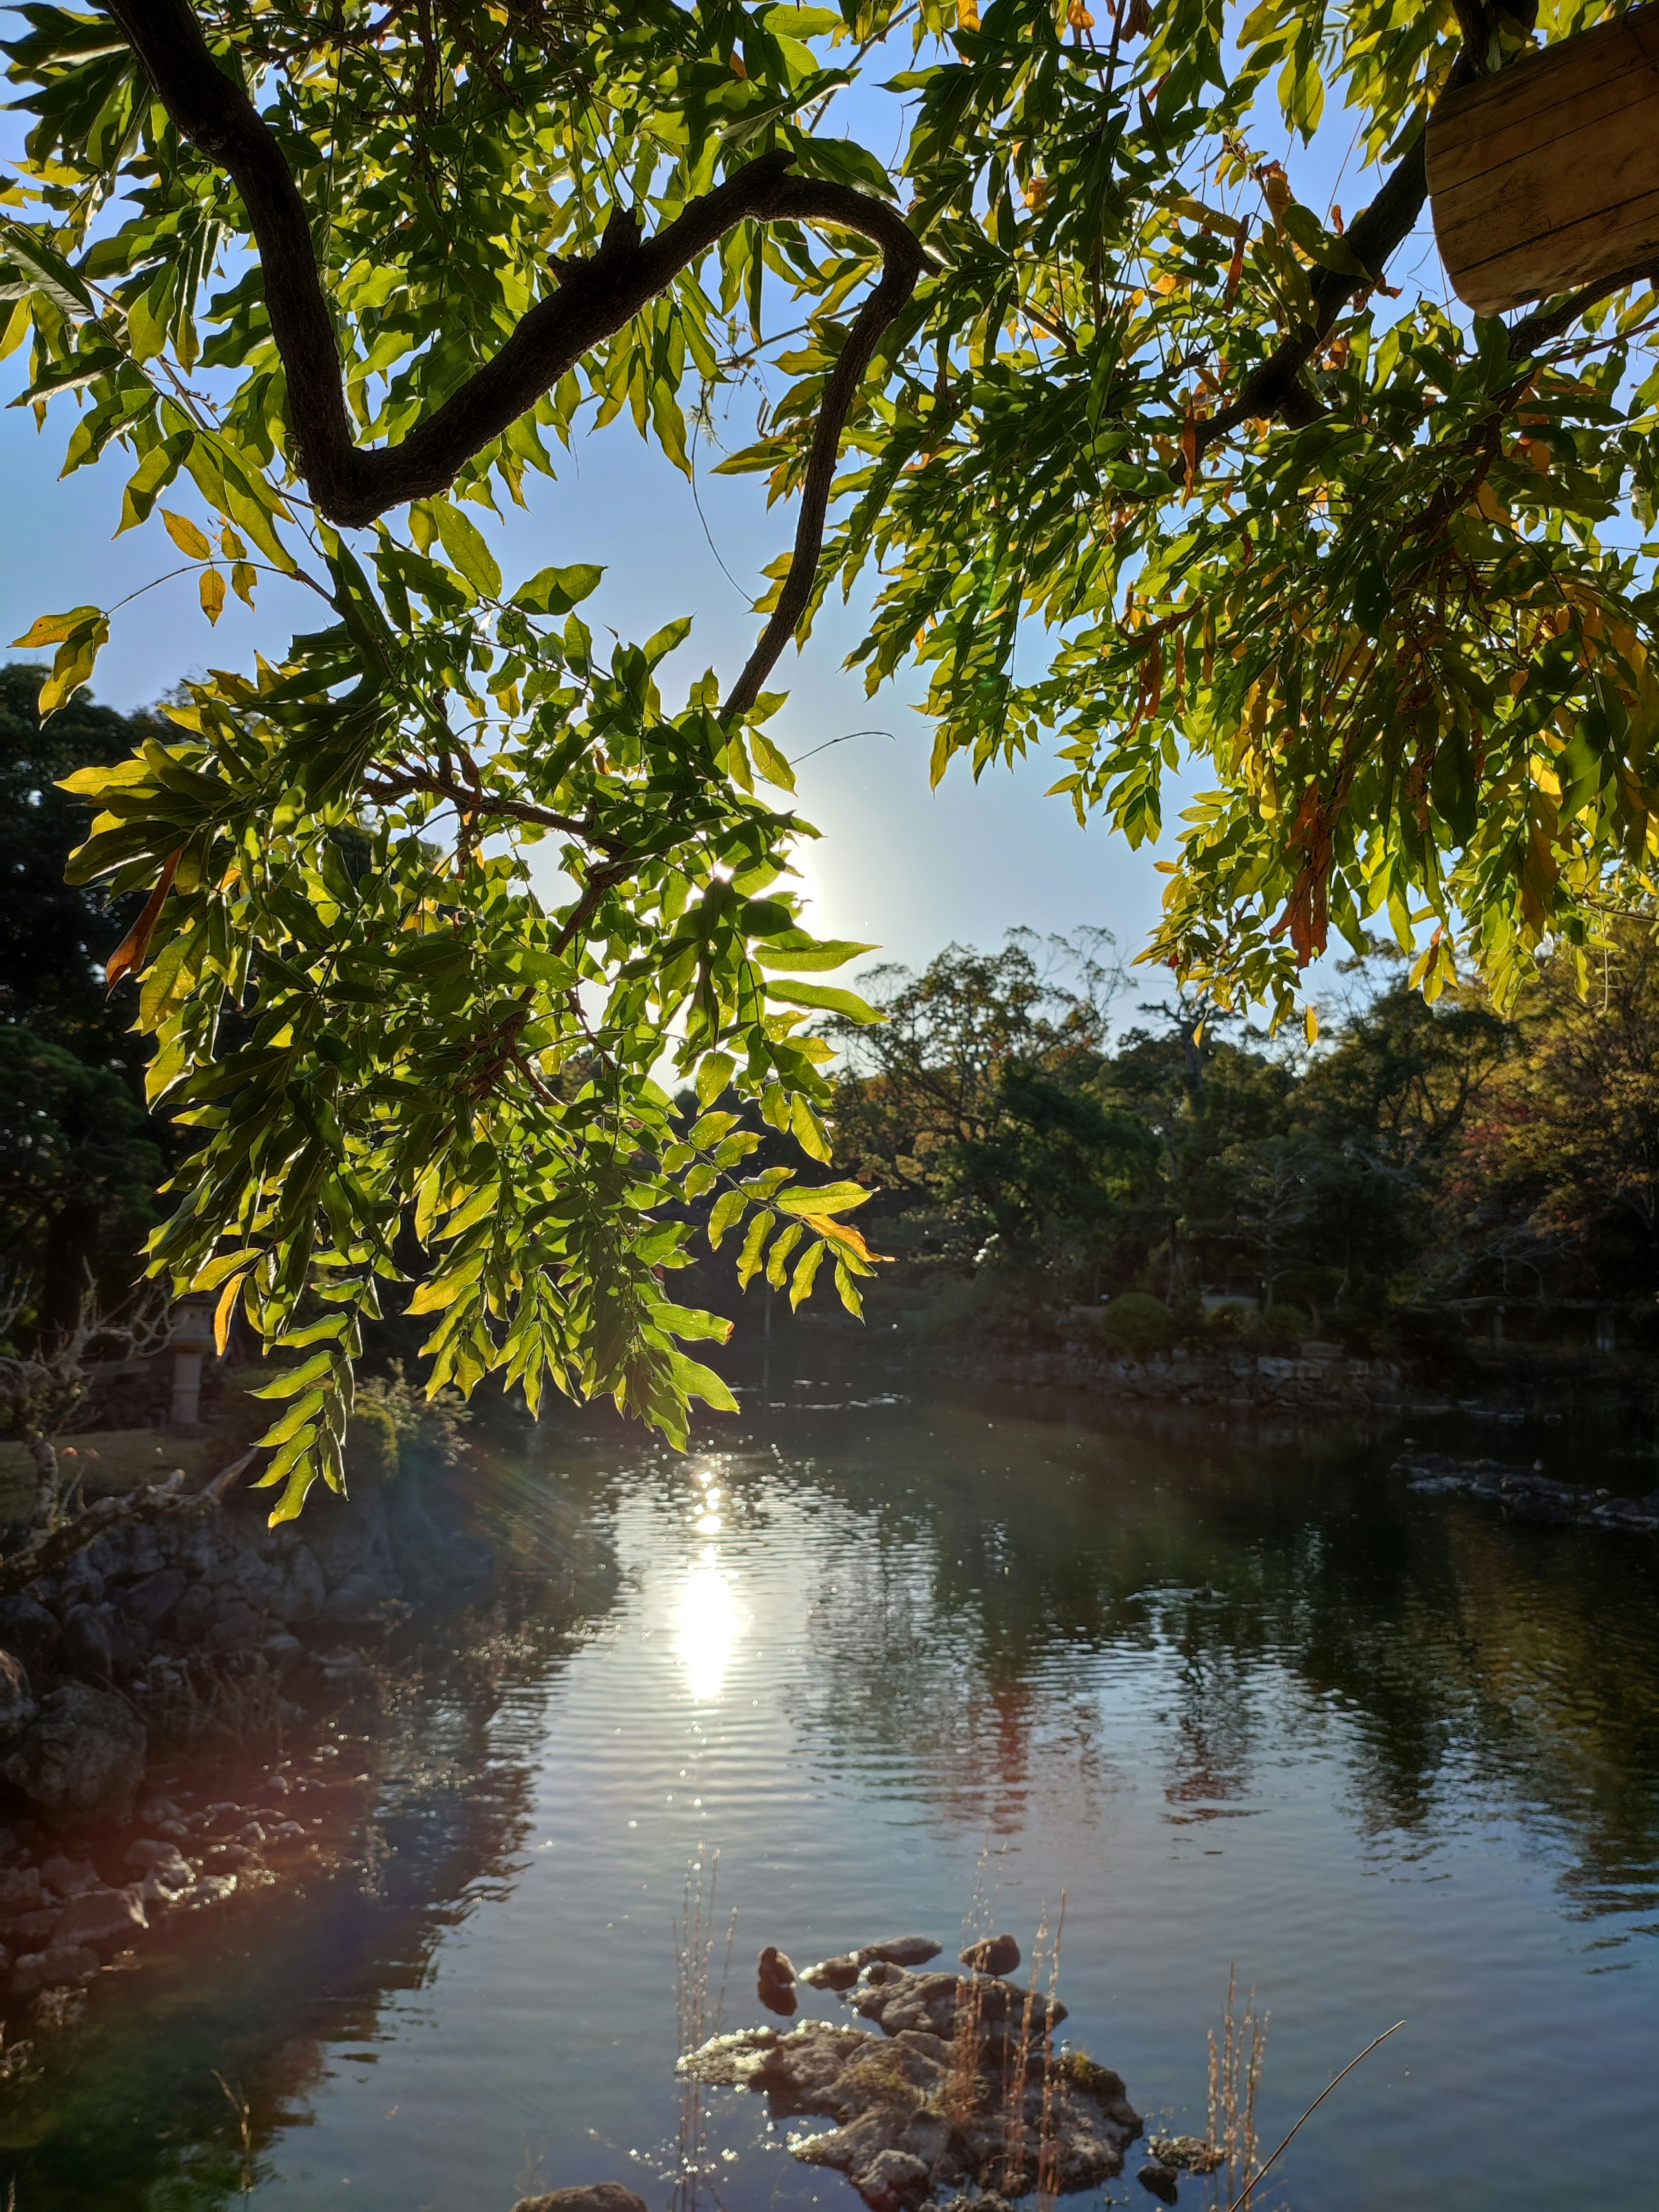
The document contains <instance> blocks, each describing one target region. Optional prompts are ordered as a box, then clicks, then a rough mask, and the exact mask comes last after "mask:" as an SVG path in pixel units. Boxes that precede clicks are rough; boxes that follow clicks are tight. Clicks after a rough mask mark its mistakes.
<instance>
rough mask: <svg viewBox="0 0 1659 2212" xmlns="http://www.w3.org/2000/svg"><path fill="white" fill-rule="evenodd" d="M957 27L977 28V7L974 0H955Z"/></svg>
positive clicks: (961, 28)
mask: <svg viewBox="0 0 1659 2212" xmlns="http://www.w3.org/2000/svg"><path fill="white" fill-rule="evenodd" d="M978 28H979V9H978V7H977V6H976V5H975V0H957V30H959V31H976V30H978Z"/></svg>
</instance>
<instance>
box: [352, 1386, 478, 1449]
mask: <svg viewBox="0 0 1659 2212" xmlns="http://www.w3.org/2000/svg"><path fill="white" fill-rule="evenodd" d="M369 1407H375V1408H377V1409H378V1410H379V1411H380V1413H382V1414H384V1416H385V1417H386V1419H387V1420H389V1421H390V1422H391V1424H392V1431H393V1434H394V1437H395V1439H396V1443H397V1455H398V1465H399V1467H400V1468H402V1469H403V1471H404V1473H405V1474H441V1473H442V1471H443V1469H444V1468H447V1467H453V1466H454V1464H455V1462H457V1460H459V1458H460V1456H461V1454H462V1452H463V1451H464V1450H465V1448H466V1440H465V1437H463V1436H462V1434H461V1429H462V1425H463V1423H465V1422H466V1421H469V1420H471V1418H472V1417H471V1413H469V1412H468V1410H467V1408H466V1407H465V1405H464V1404H463V1403H462V1401H461V1396H460V1393H459V1391H457V1390H440V1391H439V1393H438V1395H437V1396H436V1397H435V1398H428V1396H427V1395H426V1394H425V1392H424V1391H423V1390H422V1389H421V1388H420V1387H419V1385H418V1384H417V1383H411V1382H410V1380H409V1379H408V1377H407V1376H405V1375H404V1365H403V1362H402V1360H400V1359H394V1360H393V1361H392V1368H391V1371H390V1372H389V1373H388V1374H386V1375H370V1376H365V1377H364V1378H363V1379H362V1380H361V1381H360V1382H359V1383H358V1385H357V1403H356V1411H355V1412H354V1413H353V1415H352V1422H353V1425H354V1426H355V1425H356V1422H357V1420H358V1419H360V1418H361V1417H362V1414H363V1413H365V1412H367V1411H368V1408H369Z"/></svg>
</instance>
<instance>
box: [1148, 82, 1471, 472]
mask: <svg viewBox="0 0 1659 2212" xmlns="http://www.w3.org/2000/svg"><path fill="white" fill-rule="evenodd" d="M1479 75H1480V70H1479V69H1478V68H1477V67H1476V66H1475V64H1474V63H1472V62H1471V61H1470V59H1469V56H1468V50H1467V49H1465V51H1464V52H1462V53H1461V54H1460V55H1459V56H1458V58H1457V59H1456V61H1455V63H1454V64H1452V71H1451V75H1450V76H1449V78H1448V79H1447V81H1446V89H1447V90H1448V91H1450V90H1452V89H1453V88H1455V87H1456V86H1458V85H1463V84H1470V83H1473V82H1474V79H1475V77H1476V76H1479ZM1427 135H1428V124H1427V120H1426V118H1425V120H1424V122H1423V123H1422V124H1421V125H1419V129H1418V131H1417V133H1416V135H1415V136H1414V137H1413V140H1412V143H1411V144H1410V145H1409V146H1408V147H1407V149H1406V151H1405V153H1404V154H1403V155H1401V158H1400V160H1399V161H1397V162H1396V163H1395V167H1393V168H1392V169H1391V170H1390V171H1389V175H1388V178H1387V179H1386V181H1385V182H1384V184H1383V189H1382V191H1379V192H1378V194H1377V196H1376V198H1375V199H1374V200H1373V201H1372V202H1371V204H1370V206H1369V207H1367V208H1363V209H1362V210H1360V212H1359V213H1358V215H1357V216H1355V217H1354V219H1353V221H1352V222H1351V223H1350V224H1349V226H1348V228H1347V230H1346V234H1345V235H1344V243H1345V244H1346V246H1348V248H1349V250H1350V251H1351V252H1352V254H1353V255H1354V257H1355V258H1356V259H1357V260H1358V261H1360V262H1361V263H1363V264H1364V267H1365V268H1366V270H1368V271H1369V272H1370V276H1372V278H1373V279H1374V280H1375V281H1377V282H1380V281H1381V279H1382V276H1383V270H1385V269H1386V268H1387V267H1388V265H1389V262H1390V261H1391V260H1392V259H1393V258H1394V256H1395V254H1396V253H1397V252H1399V250H1400V248H1401V246H1403V245H1404V244H1405V242H1406V240H1407V239H1408V238H1409V237H1410V236H1411V234H1412V232H1413V230H1414V229H1415V228H1416V227H1417V219H1418V217H1419V216H1420V215H1421V214H1422V212H1423V209H1424V205H1425V203H1426V201H1427V199H1428V197H1429V173H1428V167H1427V161H1426V156H1425V144H1426V140H1427ZM1309 289H1310V291H1311V292H1312V294H1313V315H1312V319H1310V321H1307V322H1304V323H1299V324H1298V325H1297V327H1296V328H1295V329H1294V330H1293V331H1291V333H1290V334H1289V336H1288V337H1285V338H1284V339H1283V340H1282V341H1281V342H1280V343H1279V346H1278V347H1277V348H1276V349H1274V351H1273V352H1272V353H1270V354H1269V355H1268V356H1267V360H1266V361H1264V362H1261V363H1260V364H1259V365H1258V366H1257V367H1256V368H1255V369H1253V370H1252V371H1251V373H1250V374H1249V376H1248V377H1247V378H1246V379H1245V380H1244V386H1243V390H1242V391H1241V392H1240V393H1239V395H1238V397H1237V399H1235V400H1233V401H1232V402H1231V404H1230V405H1228V406H1226V407H1224V408H1222V409H1221V410H1220V411H1219V413H1218V414H1215V415H1212V416H1208V417H1207V418H1206V420H1204V421H1202V422H1200V423H1199V424H1198V426H1197V433H1198V435H1197V446H1196V452H1197V455H1198V458H1200V459H1202V457H1203V455H1204V453H1206V450H1207V449H1208V448H1209V447H1211V446H1212V445H1214V443H1215V442H1216V441H1217V440H1218V438H1225V436H1226V435H1227V433H1228V432H1229V431H1230V430H1235V429H1237V427H1238V425H1239V424H1240V423H1241V422H1247V421H1249V419H1251V418H1252V417H1253V416H1261V415H1278V416H1281V417H1282V418H1283V420H1284V421H1285V422H1287V423H1289V424H1290V426H1291V428H1292V429H1304V428H1306V427H1307V425H1308V424H1309V423H1310V422H1316V421H1317V420H1318V419H1319V417H1320V416H1322V414H1323V413H1324V412H1325V410H1324V408H1323V406H1322V404H1320V402H1319V400H1318V399H1316V398H1315V396H1314V394H1313V393H1312V392H1310V391H1309V389H1308V387H1307V386H1306V385H1305V384H1304V382H1303V381H1302V372H1303V370H1304V368H1306V367H1307V365H1308V363H1309V362H1310V360H1311V359H1312V358H1313V356H1314V355H1315V354H1316V352H1317V351H1318V349H1319V348H1320V347H1321V346H1322V344H1323V343H1324V342H1325V339H1326V338H1327V337H1328V336H1329V334H1330V331H1331V329H1332V326H1333V325H1334V323H1335V321H1336V319H1337V317H1338V315H1339V314H1340V313H1341V312H1342V308H1343V305H1344V303H1345V302H1346V301H1347V300H1348V299H1350V298H1351V297H1352V295H1353V293H1354V291H1355V290H1356V289H1358V280H1357V279H1356V278H1354V277H1352V276H1346V275H1345V274H1344V273H1343V272H1342V271H1341V270H1338V269H1319V270H1316V271H1315V272H1314V275H1313V277H1312V280H1311V283H1310V287H1309ZM1184 466H1185V463H1184V461H1181V462H1177V463H1176V468H1177V469H1184Z"/></svg>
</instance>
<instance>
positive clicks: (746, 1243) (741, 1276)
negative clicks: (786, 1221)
mask: <svg viewBox="0 0 1659 2212" xmlns="http://www.w3.org/2000/svg"><path fill="white" fill-rule="evenodd" d="M777 1218H778V1217H777V1215H776V1214H775V1213H774V1212H772V1211H771V1210H770V1208H767V1209H765V1210H763V1212H759V1213H757V1215H756V1216H755V1218H754V1219H753V1220H752V1221H751V1222H750V1225H749V1233H748V1235H747V1236H746V1237H744V1240H743V1249H742V1251H741V1252H740V1253H739V1254H738V1285H739V1286H740V1287H741V1288H742V1289H744V1290H745V1291H746V1290H747V1289H748V1288H749V1285H750V1281H751V1280H752V1279H753V1277H754V1273H755V1271H756V1269H757V1267H759V1266H760V1263H761V1254H762V1252H763V1250H764V1249H765V1247H766V1240H767V1238H768V1237H769V1236H770V1234H771V1232H772V1225H773V1224H774V1223H775V1221H776V1219H777Z"/></svg>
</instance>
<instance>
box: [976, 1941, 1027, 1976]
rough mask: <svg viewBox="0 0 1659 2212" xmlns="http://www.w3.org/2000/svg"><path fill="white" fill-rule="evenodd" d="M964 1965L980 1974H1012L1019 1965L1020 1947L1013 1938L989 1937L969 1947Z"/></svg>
mask: <svg viewBox="0 0 1659 2212" xmlns="http://www.w3.org/2000/svg"><path fill="white" fill-rule="evenodd" d="M962 1963H963V1966H971V1967H972V1968H973V1969H974V1971H975V1973H979V1974H1012V1972H1014V1970H1015V1969H1016V1968H1017V1967H1018V1965H1019V1946H1018V1943H1017V1942H1015V1941H1014V1939H1013V1937H1012V1936H1006V1935H1004V1936H986V1937H985V1938H984V1939H983V1940H982V1941H981V1942H978V1943H970V1944H969V1946H968V1948H967V1949H966V1950H965V1951H964V1952H963V1954H962Z"/></svg>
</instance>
